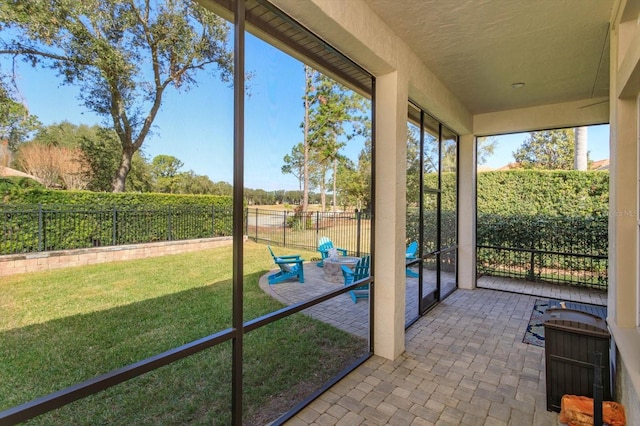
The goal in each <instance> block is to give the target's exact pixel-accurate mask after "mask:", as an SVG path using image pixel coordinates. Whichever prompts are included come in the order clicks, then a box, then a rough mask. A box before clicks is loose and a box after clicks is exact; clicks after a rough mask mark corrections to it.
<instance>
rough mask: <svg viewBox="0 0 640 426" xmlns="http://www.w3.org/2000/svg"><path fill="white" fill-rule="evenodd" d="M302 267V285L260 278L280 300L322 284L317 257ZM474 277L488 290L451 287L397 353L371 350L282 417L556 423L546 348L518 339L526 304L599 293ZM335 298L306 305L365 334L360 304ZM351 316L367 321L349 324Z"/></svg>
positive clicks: (301, 421)
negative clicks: (549, 406)
mask: <svg viewBox="0 0 640 426" xmlns="http://www.w3.org/2000/svg"><path fill="white" fill-rule="evenodd" d="M318 270H320V271H318ZM307 271H308V272H307ZM305 274H306V277H305V278H306V280H305V281H306V282H305V284H300V283H297V282H291V283H286V284H278V285H276V286H271V287H270V288H269V286H268V284H267V285H266V287H265V285H264V283H262V281H263V280H264V281H266V278H265V277H263V279H261V286H262V287H263V288H264V289H265V290H266V291H267V292H270V293H271V294H272V295H273V296H274V297H277V298H279V299H280V300H282V301H284V302H285V303H295V302H297V301H300V300H304V299H302V298H305V299H308V298H309V297H310V296H312V295H313V294H314V293H317V294H321V293H323V292H325V291H326V289H327V287H324V286H325V284H323V283H322V272H321V269H320V268H317V267H316V266H315V263H313V264H311V263H309V264H307V265H305ZM326 285H330V286H334V287H329V288H335V285H336V284H326ZM407 285H408V286H409V285H410V283H409V282H408V283H407ZM478 285H479V286H483V287H491V289H488V288H479V289H476V290H457V291H455V292H454V293H453V294H452V295H451V296H449V297H448V298H446V299H445V300H444V301H442V302H440V303H439V304H438V305H437V306H436V307H435V308H434V309H432V310H431V311H430V312H428V313H427V314H426V315H425V316H423V317H422V318H420V319H419V320H418V321H417V322H415V323H414V324H413V325H412V326H411V327H410V328H409V329H407V332H406V333H407V334H406V342H405V345H406V350H405V352H404V353H403V354H402V355H401V356H400V357H399V358H398V359H396V360H395V361H388V360H385V359H383V358H381V357H378V356H373V357H372V358H370V359H369V360H367V361H366V362H365V363H364V364H363V365H362V366H360V367H358V368H357V369H356V370H355V371H353V372H352V373H351V374H349V375H348V376H347V377H346V378H344V379H343V380H341V381H340V382H338V383H337V384H336V385H334V386H333V387H331V388H330V389H329V390H328V391H327V392H325V393H324V394H323V395H321V396H320V397H319V398H318V399H316V400H315V401H313V402H312V403H311V404H310V405H309V406H307V407H306V408H305V409H303V410H302V411H301V412H300V413H298V414H297V415H296V416H295V417H294V418H293V419H291V420H290V421H288V422H287V423H286V424H287V425H387V424H389V425H460V424H463V425H517V426H520V425H557V424H558V415H557V413H552V412H548V411H547V410H546V390H545V372H544V348H540V347H537V346H534V345H529V344H526V343H522V338H523V336H524V332H525V330H526V326H527V323H528V321H529V319H530V316H531V310H532V308H533V305H534V302H535V300H536V299H537V298H539V297H540V296H542V297H552V298H560V299H563V300H571V301H577V302H585V303H595V304H606V293H603V292H597V291H585V290H579V289H573V288H569V287H559V286H549V285H542V284H536V283H526V282H518V281H512V280H508V279H495V278H490V277H489V278H484V277H483V278H481V279H479V280H478ZM501 286H502V289H504V290H507V291H499V290H498V289H501ZM410 290H411V289H410ZM414 290H415V289H414ZM518 290H520V292H526V293H527V294H518V293H515V291H518ZM413 293H416V291H414V292H413ZM341 297H342V296H341ZM411 297H412V296H411V295H408V300H407V303H411V300H410V299H411ZM338 299H341V298H335V299H334V300H332V301H331V305H327V304H326V303H325V304H322V307H323V309H322V311H324V312H321V311H320V310H318V312H313V311H311V312H310V313H311V314H312V315H313V316H314V317H317V318H318V319H322V320H326V321H327V322H330V323H332V324H334V325H336V326H338V327H340V328H343V329H347V330H351V332H354V333H356V334H359V335H366V332H367V323H366V313H367V309H368V303H366V301H361V302H358V303H357V304H355V305H354V304H353V302H352V301H351V299H350V298H349V297H348V296H347V295H344V300H338ZM329 306H330V309H328V307H329ZM327 311H328V312H327ZM354 316H356V317H360V318H365V321H362V320H358V321H355V326H354V320H353V318H354ZM323 318H324V319H323ZM340 320H343V321H344V322H345V324H346V325H342V326H341V325H340V324H339V322H340ZM363 327H364V328H363ZM363 333H364V334H363Z"/></svg>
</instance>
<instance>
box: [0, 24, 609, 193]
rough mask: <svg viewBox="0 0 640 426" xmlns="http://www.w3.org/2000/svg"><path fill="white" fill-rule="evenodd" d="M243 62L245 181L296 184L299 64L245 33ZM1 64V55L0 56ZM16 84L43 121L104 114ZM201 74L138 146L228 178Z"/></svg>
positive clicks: (220, 124)
mask: <svg viewBox="0 0 640 426" xmlns="http://www.w3.org/2000/svg"><path fill="white" fill-rule="evenodd" d="M246 50H247V55H246V57H247V63H246V69H247V71H248V72H251V73H252V75H253V76H252V78H251V80H250V82H249V92H250V95H249V96H248V98H247V102H246V115H245V117H246V118H245V187H248V188H254V189H257V188H261V189H265V190H268V191H271V190H276V189H286V190H295V189H298V181H297V179H296V178H295V177H293V176H291V175H283V174H282V173H281V171H280V169H281V167H282V165H283V157H284V156H285V155H286V154H288V153H290V152H291V148H292V147H293V146H294V145H296V144H297V143H299V142H301V141H302V130H301V128H300V123H301V122H302V119H303V114H304V109H303V105H302V95H303V91H304V71H303V66H302V63H301V62H299V61H297V60H296V59H294V58H292V57H290V56H288V55H285V54H283V53H282V52H280V51H278V50H277V49H275V48H273V47H271V46H269V45H267V44H266V43H264V42H262V41H260V40H258V39H257V38H255V37H253V36H250V35H249V36H247V49H246ZM0 64H1V65H2V67H3V69H6V67H7V62H6V59H5V60H3V62H0ZM18 71H19V76H18V85H19V88H20V91H21V95H22V97H23V100H24V101H25V103H26V104H27V105H28V107H29V110H30V112H31V113H32V114H35V115H37V116H38V117H39V119H40V121H41V122H42V123H43V124H45V125H48V124H53V123H57V122H61V121H63V120H67V121H69V122H71V123H73V124H88V125H93V124H105V122H104V120H103V119H102V118H101V117H98V116H96V115H95V114H94V113H92V112H90V111H88V110H86V108H85V107H84V106H83V105H81V104H80V102H79V101H78V99H77V94H78V89H77V88H76V87H74V86H68V85H62V84H61V81H62V80H61V79H60V78H59V77H56V76H55V74H54V73H53V72H52V71H49V70H44V69H42V68H35V69H34V68H31V67H30V66H28V65H25V64H22V63H19V68H18ZM199 81H202V83H200V84H199V85H198V86H197V87H193V88H192V89H191V90H190V91H188V92H178V91H176V90H175V89H173V88H170V89H169V90H167V92H166V93H165V98H164V102H163V106H162V109H161V111H160V112H159V114H158V116H157V118H156V121H155V126H154V129H153V132H154V133H153V135H151V136H150V137H148V138H147V140H146V141H145V144H144V146H143V149H142V150H143V152H144V153H145V155H146V156H147V158H148V159H149V160H151V159H152V158H153V157H155V156H156V155H159V154H167V155H173V156H175V157H177V158H179V159H180V160H181V161H182V162H183V163H184V167H183V170H185V171H186V170H193V171H194V172H195V173H196V174H200V175H207V176H209V178H210V179H211V180H213V181H215V182H217V181H226V182H232V179H233V168H232V165H233V91H232V89H231V88H230V87H228V86H227V85H225V84H224V83H221V82H219V81H218V80H217V79H215V78H209V77H205V76H204V75H203V76H202V78H199ZM608 129H609V126H608V125H604V126H593V127H590V128H589V132H588V143H589V151H590V153H589V157H590V159H592V160H600V159H604V158H608V157H609V145H608V140H609V135H608V131H609V130H608ZM527 136H528V134H527V133H524V134H514V135H508V136H501V137H499V138H498V145H497V148H496V152H495V154H494V155H493V156H492V157H491V158H489V159H488V161H487V163H485V165H486V166H489V167H492V168H497V167H500V166H503V165H505V164H507V163H509V162H511V161H513V157H512V152H513V151H515V150H516V149H517V147H518V146H519V145H520V144H521V143H522V142H523V141H524V140H525V139H526V138H527ZM362 146H363V140H362V139H357V138H356V139H355V140H353V141H351V142H350V143H349V145H348V146H347V147H346V148H345V149H344V150H343V154H344V155H346V156H347V157H349V158H351V159H353V160H354V161H355V160H356V158H357V155H358V154H359V152H360V151H361V149H362Z"/></svg>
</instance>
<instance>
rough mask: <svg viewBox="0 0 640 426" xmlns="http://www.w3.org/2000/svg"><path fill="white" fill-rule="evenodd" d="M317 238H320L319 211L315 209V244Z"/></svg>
mask: <svg viewBox="0 0 640 426" xmlns="http://www.w3.org/2000/svg"><path fill="white" fill-rule="evenodd" d="M318 238H320V212H319V211H316V246H317V245H318Z"/></svg>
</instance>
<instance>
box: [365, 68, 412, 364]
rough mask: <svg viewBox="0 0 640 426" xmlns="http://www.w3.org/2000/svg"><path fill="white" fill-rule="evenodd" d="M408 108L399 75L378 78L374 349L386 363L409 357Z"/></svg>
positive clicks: (394, 73) (406, 96) (404, 85)
mask: <svg viewBox="0 0 640 426" xmlns="http://www.w3.org/2000/svg"><path fill="white" fill-rule="evenodd" d="M407 102H408V85H407V82H406V81H403V80H401V79H400V78H399V74H398V73H397V72H393V73H389V74H385V75H383V76H379V77H377V78H376V111H375V119H376V124H375V125H376V146H375V150H376V151H375V155H376V157H375V158H376V159H375V185H376V189H375V206H376V207H375V247H374V250H375V266H374V278H375V306H374V309H375V317H374V324H373V327H374V341H373V348H374V353H375V354H376V355H380V356H382V357H384V358H387V359H395V358H397V357H398V356H399V355H400V354H401V353H402V352H404V314H405V233H406V217H405V209H406V161H407V160H406V155H407V154H406V152H407V148H406V145H407V144H406V140H407V113H408V110H407Z"/></svg>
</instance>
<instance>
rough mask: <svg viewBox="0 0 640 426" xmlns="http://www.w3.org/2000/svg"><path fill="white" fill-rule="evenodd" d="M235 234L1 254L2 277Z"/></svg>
mask: <svg viewBox="0 0 640 426" xmlns="http://www.w3.org/2000/svg"><path fill="white" fill-rule="evenodd" d="M232 243H233V237H216V238H202V239H197V240H184V241H165V242H158V243H144V244H129V245H123V246H110V247H94V248H86V249H75V250H59V251H51V252H41V253H26V254H11V255H5V256H0V277H5V276H9V275H15V274H24V273H26V272H37V271H48V270H52V269H60V268H67V267H70V266H84V265H92V264H96V263H105V262H113V261H116V260H133V259H144V258H148V257H158V256H166V255H168V254H178V253H187V252H192V251H199V250H205V249H210V248H214V247H222V246H227V245H231V244H232Z"/></svg>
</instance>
